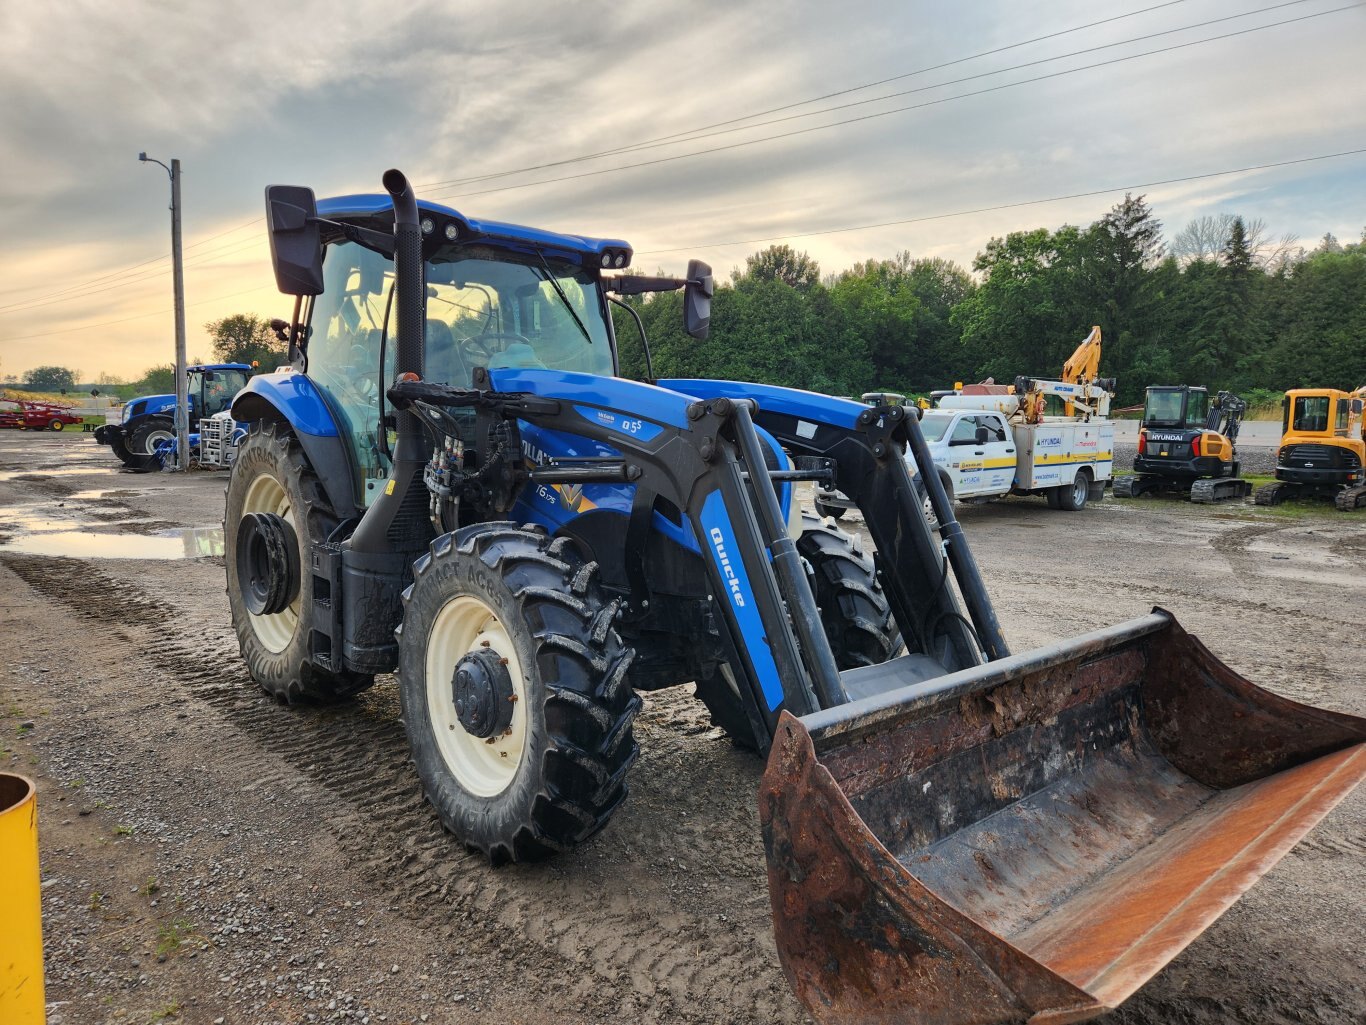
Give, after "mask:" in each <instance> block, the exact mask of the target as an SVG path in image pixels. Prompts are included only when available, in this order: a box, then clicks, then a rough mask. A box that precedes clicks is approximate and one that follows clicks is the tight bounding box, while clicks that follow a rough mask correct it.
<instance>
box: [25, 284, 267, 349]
mask: <svg viewBox="0 0 1366 1025" xmlns="http://www.w3.org/2000/svg"><path fill="white" fill-rule="evenodd" d="M271 288H274V286H273V285H257V286H256V287H255V288H248V289H247V290H246V291H243V292H233V293H231V294H230V295H217V296H214V297H213V298H212V299H201V300H200V301H199V302H197V303H186V309H189V308H190V307H192V306H207V305H208V304H209V303H217V302H222V301H223V300H224V299H236V298H237V297H238V296H240V295H251V294H252V293H253V292H264V291H265V290H267V289H271ZM172 312H174V311H173V310H154V311H153V312H151V313H139V314H137V315H136V316H132V317H123V318H122V319H120V320H106V321H102V322H100V323H98V324H86V325H85V326H84V327H69V328H64V329H62V330H60V331H43V332H40V333H39V334H36V335H12V336H10V337H9V338H4V339H0V341H6V342H23V341H27V340H28V339H30V338H51V337H52V336H53V335H68V334H74V333H75V332H77V331H93V330H95V328H97V327H110V326H112V325H114V324H127V323H128V322H129V321H132V320H145V319H146V318H147V317H159V316H163V315H164V314H167V313H172Z"/></svg>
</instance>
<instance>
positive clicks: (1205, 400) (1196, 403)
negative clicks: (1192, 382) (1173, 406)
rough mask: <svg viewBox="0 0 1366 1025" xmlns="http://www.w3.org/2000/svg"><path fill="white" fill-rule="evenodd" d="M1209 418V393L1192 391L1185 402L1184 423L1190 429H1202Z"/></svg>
mask: <svg viewBox="0 0 1366 1025" xmlns="http://www.w3.org/2000/svg"><path fill="white" fill-rule="evenodd" d="M1208 417H1209V392H1205V391H1193V392H1191V393H1190V397H1189V399H1188V400H1187V402H1186V423H1187V425H1189V426H1191V427H1204V426H1205V421H1206V420H1207V419H1208Z"/></svg>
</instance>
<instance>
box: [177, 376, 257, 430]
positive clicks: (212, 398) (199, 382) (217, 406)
mask: <svg viewBox="0 0 1366 1025" xmlns="http://www.w3.org/2000/svg"><path fill="white" fill-rule="evenodd" d="M188 375H189V382H188V386H187V388H186V394H188V395H189V397H190V411H191V414H192V415H193V416H194V417H195V418H196V419H207V418H208V417H211V416H213V415H214V414H216V413H221V412H223V411H224V410H225V409H227V408H228V407H229V406H231V405H232V400H233V396H235V395H236V394H237V393H238V392H239V391H241V390H242V389H243V388H245V387H246V386H247V378H248V377H250V376H251V367H249V366H247V364H245V363H220V364H215V365H214V366H196V367H190V369H189V371H188Z"/></svg>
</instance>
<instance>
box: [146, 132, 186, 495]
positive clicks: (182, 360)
mask: <svg viewBox="0 0 1366 1025" xmlns="http://www.w3.org/2000/svg"><path fill="white" fill-rule="evenodd" d="M138 159H139V160H141V161H142V162H143V163H150V164H160V165H161V166H162V167H164V168H166V173H167V174H168V175H170V176H171V279H172V288H173V289H174V290H175V436H176V469H177V470H181V471H184V470H188V469H189V468H190V402H189V371H188V369H187V367H186V357H185V266H184V263H183V261H182V255H181V245H180V161H179V160H172V161H171V166H170V167H166V165H165V164H162V163H161V161H160V160H157V159H155V158H154V157H149V156H148V155H147V154H146V153H139V154H138Z"/></svg>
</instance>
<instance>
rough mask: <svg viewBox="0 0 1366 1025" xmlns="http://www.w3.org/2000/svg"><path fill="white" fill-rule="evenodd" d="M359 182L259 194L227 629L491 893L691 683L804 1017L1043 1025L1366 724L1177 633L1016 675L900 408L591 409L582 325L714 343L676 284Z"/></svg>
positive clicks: (796, 404) (679, 405) (1097, 984)
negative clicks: (397, 746)
mask: <svg viewBox="0 0 1366 1025" xmlns="http://www.w3.org/2000/svg"><path fill="white" fill-rule="evenodd" d="M383 181H384V186H385V190H386V192H387V195H361V196H355V195H352V196H340V197H336V198H333V199H330V200H323V201H317V200H316V199H315V197H314V195H313V192H312V190H310V189H307V188H304V187H298V186H272V187H270V188H269V189H268V190H267V193H266V222H267V225H268V230H269V234H270V242H271V255H272V260H273V263H274V267H275V274H276V280H277V283H278V284H279V287H280V290H281V291H282V292H284V293H285V294H287V295H290V296H293V297H294V313H293V316H292V318H291V321H290V329H289V345H290V367H289V368H288V369H286V370H284V371H282V372H277V373H275V374H265V375H261V376H258V377H255V378H253V379H252V380H251V381H250V382H249V383H248V385H247V387H246V388H245V389H244V390H243V391H242V392H241V393H239V394H238V395H237V397H236V399H235V400H234V402H233V406H232V411H233V416H234V418H235V419H237V420H238V421H239V422H243V423H247V424H249V425H250V429H249V432H248V434H247V436H246V438H245V439H244V440H243V442H242V443H241V445H240V446H239V449H238V456H237V459H236V461H235V463H234V464H233V470H232V478H231V480H230V482H229V485H228V488H227V497H226V508H225V514H224V525H225V544H226V553H225V564H226V573H227V585H228V586H227V591H228V604H229V607H230V610H231V616H232V621H233V627H234V629H235V631H236V634H237V637H238V642H239V645H240V648H241V652H242V657H243V660H244V662H245V663H246V666H247V668H248V670H249V671H250V673H251V675H252V677H253V678H254V679H255V680H256V681H257V683H258V684H259V685H260V686H261V688H262V689H264V690H265V691H266V692H267V693H269V694H271V695H274V696H275V697H276V698H277V699H278V700H280V701H282V702H288V703H306V702H315V703H316V702H335V701H344V700H347V699H348V698H350V697H352V696H354V695H356V694H357V693H359V692H360V691H362V690H364V689H365V688H366V687H368V686H370V685H371V684H372V683H373V681H374V678H375V675H376V674H381V673H392V672H395V671H397V689H398V693H399V700H400V703H401V709H402V712H401V715H402V720H403V723H404V728H405V730H406V731H407V735H408V739H409V744H410V747H411V751H412V755H413V767H414V771H415V773H416V775H417V776H418V777H419V778H420V779H421V781H422V791H423V794H424V795H425V797H426V799H427V801H428V802H429V803H430V804H431V806H432V814H433V815H434V816H435V817H436V818H437V819H439V820H440V822H441V823H442V825H443V826H445V828H446V829H447V830H449V831H450V832H451V833H452V834H453V835H454V836H455V837H457V838H458V840H459V841H460V842H461V843H463V844H464V845H466V847H468V848H472V849H475V850H478V851H481V852H482V853H483V854H485V855H486V856H487V858H488V859H489V861H490V862H491V863H492V864H498V863H503V862H509V861H531V860H535V859H539V858H547V857H553V856H555V855H556V854H557V853H559V852H562V851H566V850H568V849H569V848H571V847H574V846H576V845H578V844H582V843H586V842H589V841H590V839H591V838H592V837H594V836H595V835H597V834H598V833H599V831H600V830H601V829H602V828H603V826H604V825H606V823H607V822H608V821H609V820H610V819H611V818H612V816H613V814H614V813H615V812H616V811H617V810H618V809H619V808H620V807H621V805H622V802H623V801H624V800H626V799H627V784H626V779H627V777H628V775H629V774H630V770H631V767H632V765H633V763H634V762H635V760H636V756H637V754H638V751H639V748H638V746H637V744H636V739H635V736H634V733H633V721H634V719H635V717H636V715H637V713H638V712H639V711H640V709H641V706H642V698H641V692H642V691H648V690H652V689H656V688H660V687H668V686H673V685H677V684H679V683H682V682H687V681H693V682H695V683H696V684H697V687H698V691H697V694H698V697H699V698H700V699H701V700H703V701H704V702H705V703H706V704H707V707H708V708H709V709H711V710H712V712H713V714H714V715H716V716H718V717H720V718H722V720H723V725H724V728H725V729H726V730H727V732H729V733H731V734H732V736H734V737H736V738H737V739H738V740H745V741H747V742H748V744H747V746H750V747H753V748H754V749H755V750H756V751H757V752H758V753H759V754H760V755H762V756H764V757H766V758H767V770H766V772H765V774H764V777H763V780H762V783H761V785H760V788H759V795H758V797H759V809H758V811H759V816H758V817H759V820H760V823H761V827H762V830H763V838H764V845H765V849H766V853H767V861H768V885H769V893H770V898H771V901H772V908H773V916H774V932H775V935H776V939H777V943H776V948H777V952H778V955H779V957H780V959H781V960H782V963H783V967H784V969H785V970H786V973H787V977H788V980H789V982H790V983H791V985H792V987H793V989H794V990H795V992H796V994H797V996H798V997H799V998H800V999H801V1000H802V1002H803V1003H804V1004H805V1005H806V1007H807V1008H808V1009H809V1011H810V1013H811V1014H812V1015H813V1017H815V1018H816V1019H817V1020H818V1021H820V1022H823V1023H832V1025H834V1023H838V1025H844V1023H850V1025H853V1023H870V1022H885V1023H891V1022H919V1023H927V1025H930V1023H933V1025H989V1023H1006V1022H1023V1021H1026V1020H1029V1021H1032V1022H1035V1023H1038V1025H1043V1023H1052V1025H1061V1023H1064V1022H1076V1021H1081V1020H1083V1019H1085V1018H1090V1017H1094V1016H1096V1015H1098V1014H1101V1013H1103V1012H1105V1011H1106V1010H1108V1009H1111V1008H1113V1007H1115V1006H1117V1005H1118V1004H1119V1003H1120V1002H1122V1001H1123V1000H1124V999H1125V998H1126V997H1128V996H1129V995H1130V994H1131V993H1133V992H1134V991H1135V990H1137V989H1138V987H1140V986H1141V985H1143V983H1144V982H1145V981H1146V980H1147V979H1149V978H1151V977H1152V976H1153V975H1154V974H1156V973H1157V972H1158V971H1160V970H1161V969H1162V967H1163V966H1164V965H1165V964H1166V963H1167V962H1168V961H1169V960H1170V959H1171V958H1172V957H1174V956H1176V954H1177V953H1179V952H1180V951H1181V950H1182V949H1183V948H1184V947H1185V946H1186V945H1187V944H1188V943H1189V942H1190V941H1191V940H1192V939H1193V938H1194V937H1196V936H1198V935H1199V934H1200V933H1201V932H1202V931H1203V930H1204V929H1205V928H1206V927H1207V926H1208V925H1209V924H1210V923H1211V922H1213V921H1214V920H1215V919H1216V918H1217V917H1218V916H1219V915H1220V914H1221V913H1222V912H1223V911H1224V910H1226V909H1227V908H1228V907H1229V906H1230V905H1231V904H1232V903H1233V902H1234V901H1235V900H1236V899H1237V898H1238V897H1239V895H1240V894H1242V893H1243V892H1244V891H1245V890H1247V889H1248V888H1249V887H1250V886H1252V885H1253V883H1254V882H1255V881H1256V880H1257V879H1258V878H1259V877H1260V876H1261V875H1262V874H1263V873H1265V872H1266V871H1267V870H1269V869H1270V868H1271V866H1272V865H1274V864H1275V863H1276V861H1277V860H1278V859H1279V858H1281V857H1282V856H1283V855H1284V854H1285V853H1286V852H1288V851H1289V850H1290V848H1291V847H1293V846H1294V844H1295V843H1296V842H1297V841H1298V840H1299V839H1300V838H1301V837H1302V836H1303V835H1304V834H1305V833H1306V832H1308V830H1309V829H1310V828H1311V827H1312V826H1313V825H1314V823H1315V822H1317V821H1318V820H1319V819H1320V818H1322V817H1323V816H1324V815H1326V814H1327V813H1328V811H1329V810H1330V809H1331V808H1332V807H1333V806H1334V805H1335V804H1336V803H1337V802H1338V801H1340V800H1341V799H1342V798H1343V797H1344V796H1345V795H1346V794H1347V793H1348V791H1349V790H1350V789H1351V788H1352V787H1353V786H1354V785H1355V784H1356V783H1357V782H1359V780H1360V779H1361V778H1362V776H1363V775H1366V720H1362V719H1360V718H1357V717H1355V716H1351V715H1346V714H1342V713H1337V712H1332V711H1326V710H1322V709H1317V708H1312V707H1309V706H1307V705H1301V704H1296V703H1295V702H1292V701H1289V700H1287V699H1285V698H1282V697H1280V696H1278V695H1275V694H1272V693H1270V692H1269V691H1266V690H1262V689H1260V688H1258V687H1256V686H1254V685H1253V684H1251V683H1249V682H1248V681H1247V680H1245V679H1243V678H1242V677H1241V676H1240V675H1238V674H1237V673H1235V672H1234V671H1233V670H1231V669H1230V668H1228V667H1227V666H1225V665H1224V664H1223V663H1221V662H1220V661H1219V660H1218V659H1216V658H1215V657H1214V656H1213V655H1212V654H1211V653H1210V652H1209V651H1208V650H1206V649H1205V647H1204V646H1203V645H1202V644H1200V642H1199V641H1198V640H1196V639H1195V638H1194V637H1191V636H1190V635H1188V634H1187V633H1185V631H1183V630H1182V629H1181V627H1180V626H1179V625H1178V624H1177V622H1176V619H1175V617H1174V616H1172V615H1171V614H1170V613H1169V612H1165V611H1162V610H1160V609H1158V610H1154V611H1153V612H1152V613H1151V614H1149V615H1146V616H1143V617H1140V618H1138V619H1135V620H1132V621H1130V622H1127V623H1121V624H1119V625H1117V626H1113V627H1109V628H1107V629H1103V630H1099V631H1096V632H1094V633H1090V634H1087V635H1084V636H1081V637H1076V638H1072V639H1070V640H1066V641H1063V642H1060V643H1057V644H1053V645H1049V646H1047V647H1044V648H1040V649H1037V650H1034V651H1030V652H1026V653H1023V654H1014V653H1012V652H1011V651H1010V649H1009V647H1008V646H1007V644H1006V640H1005V637H1004V635H1003V633H1002V631H1001V625H1000V622H999V620H998V619H997V617H996V614H995V612H994V610H993V608H992V604H991V599H990V597H989V595H988V592H987V588H986V583H985V582H984V580H983V578H982V574H981V572H980V570H979V569H978V567H977V564H976V562H975V560H974V558H973V556H972V552H971V549H970V547H969V545H968V541H967V538H966V536H965V535H964V532H963V529H962V527H961V525H960V524H959V523H958V522H957V521H956V519H955V518H954V513H953V506H952V504H951V501H950V499H949V496H948V495H947V493H946V492H945V490H944V488H943V487H942V486H941V484H940V478H939V476H938V474H937V473H936V472H935V466H934V463H933V460H932V457H931V454H930V451H929V448H928V445H927V442H926V439H925V435H924V433H923V432H922V431H921V429H920V423H919V420H918V418H917V416H916V414H915V412H914V411H912V410H907V409H906V408H905V407H904V406H902V405H900V404H899V403H897V404H892V403H886V402H881V401H879V402H877V403H876V404H873V405H864V404H861V403H858V402H853V401H847V400H843V399H838V398H832V397H830V396H825V395H818V394H814V393H811V392H804V391H798V390H795V389H791V388H780V387H774V386H771V385H764V384H753V383H746V382H739V381H720V380H710V379H668V380H658V379H655V378H654V376H653V374H652V373H651V372H650V371H649V370H648V362H647V370H646V375H645V376H646V380H630V379H627V378H623V377H622V376H620V373H619V363H618V355H617V353H618V339H617V335H616V326H615V324H614V323H613V318H612V317H611V315H610V312H611V310H610V306H609V304H610V303H612V302H614V301H616V297H618V296H622V295H638V294H643V293H649V292H660V291H681V292H682V293H683V296H682V298H683V302H682V304H681V305H682V312H683V320H684V330H686V331H687V332H688V333H689V334H690V335H691V336H692V337H696V338H704V337H706V335H707V331H708V327H709V323H710V310H711V297H712V291H713V280H712V274H711V270H710V268H708V267H707V266H706V265H704V264H703V263H701V262H700V261H697V260H693V261H691V262H690V263H689V265H688V270H687V273H686V274H685V275H684V276H682V277H679V278H666V277H658V276H651V277H645V276H641V275H636V274H632V273H629V271H628V270H627V268H629V265H630V262H631V259H632V251H631V247H630V245H629V243H627V242H624V241H621V240H617V239H599V238H590V237H587V236H582V235H569V234H561V233H558V232H552V231H545V230H540V229H535V228H528V227H523V226H521V225H516V224H507V223H502V222H498V221H491V220H484V219H480V218H476V217H472V216H469V215H468V214H465V213H462V212H460V211H458V210H454V209H452V208H450V207H447V206H444V205H442V204H439V203H432V202H426V201H423V202H419V200H418V198H417V196H416V195H415V194H414V191H413V189H412V187H411V186H410V185H409V184H408V181H407V179H406V178H405V176H404V175H403V174H401V173H400V172H398V171H396V170H391V171H388V172H387V173H386V174H385V175H384V178H383ZM429 300H430V302H429ZM471 307H473V308H474V309H475V310H477V314H478V315H477V316H474V317H470V316H467V315H466V314H467V313H468V311H469V308H471ZM391 313H392V317H391ZM637 329H638V330H639V332H640V334H641V338H640V342H641V343H643V342H644V341H645V339H644V337H643V335H644V332H643V328H641V327H640V325H639V324H637ZM391 333H392V338H391V337H390V336H391ZM908 454H909V459H910V460H912V461H913V462H914V463H915V466H916V467H917V469H918V471H919V473H918V475H919V477H920V478H921V479H923V480H924V481H925V484H926V488H927V497H928V500H929V502H930V504H931V506H932V511H933V514H934V525H933V527H932V526H931V522H930V517H928V516H927V515H926V514H925V511H924V508H923V506H922V502H921V500H920V499H919V498H918V497H917V495H916V489H915V486H914V484H913V483H912V479H911V476H910V472H909V469H908V465H907V459H908ZM800 482H816V483H819V482H824V483H829V484H830V485H832V486H833V487H834V488H835V489H836V490H838V491H840V492H841V493H843V494H845V495H847V496H848V497H849V498H850V500H851V501H853V502H854V504H855V505H856V506H857V508H858V509H859V511H860V512H861V513H862V514H863V517H864V520H865V522H866V524H867V527H868V531H869V534H870V536H871V538H872V542H873V545H874V546H875V548H876V551H875V552H871V553H870V552H866V551H864V550H863V548H862V546H861V545H859V544H858V543H856V542H855V540H854V539H853V538H851V537H849V536H848V535H846V534H842V533H841V532H839V531H838V530H836V529H834V528H833V527H832V526H831V525H830V524H828V523H824V522H822V521H820V520H817V519H816V518H815V517H813V516H811V515H809V514H805V513H804V510H803V509H802V508H801V497H802V496H801V494H800V493H799V492H798V490H797V488H796V485H797V484H798V483H800ZM339 742H340V741H339ZM618 838H620V834H618ZM597 842H603V841H601V840H599V841H597ZM464 856H465V855H464V852H463V850H462V849H461V848H458V847H455V846H453V847H452V849H451V857H452V858H453V859H455V858H463V857H464ZM492 870H493V869H492V868H490V871H492ZM508 885H509V886H520V885H534V882H533V879H532V877H531V876H528V875H526V874H524V873H523V874H519V875H518V876H517V878H515V879H512V880H509V882H508ZM1253 913H1255V910H1254V912H1253ZM1266 925H1267V927H1268V928H1284V929H1285V930H1286V932H1287V940H1288V941H1293V937H1294V927H1293V925H1289V924H1286V923H1278V922H1268V923H1266ZM1248 970H1256V966H1248Z"/></svg>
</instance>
